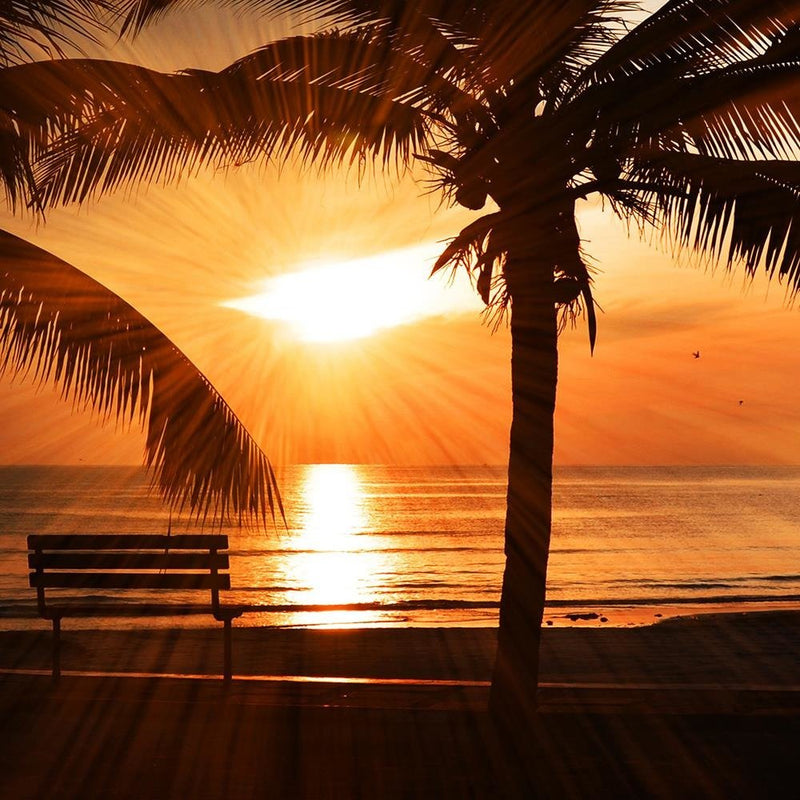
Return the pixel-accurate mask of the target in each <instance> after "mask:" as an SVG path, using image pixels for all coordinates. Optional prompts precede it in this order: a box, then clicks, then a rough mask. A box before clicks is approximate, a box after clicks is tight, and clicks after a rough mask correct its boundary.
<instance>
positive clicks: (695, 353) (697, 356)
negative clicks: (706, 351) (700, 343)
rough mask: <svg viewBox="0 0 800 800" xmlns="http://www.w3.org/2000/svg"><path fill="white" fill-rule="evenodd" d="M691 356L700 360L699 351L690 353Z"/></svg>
mask: <svg viewBox="0 0 800 800" xmlns="http://www.w3.org/2000/svg"><path fill="white" fill-rule="evenodd" d="M692 355H693V356H694V357H695V358H700V351H699V350H695V351H694V352H693V353H692Z"/></svg>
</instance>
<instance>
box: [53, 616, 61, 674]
mask: <svg viewBox="0 0 800 800" xmlns="http://www.w3.org/2000/svg"><path fill="white" fill-rule="evenodd" d="M60 677H61V617H53V679H54V680H58V679H59V678H60Z"/></svg>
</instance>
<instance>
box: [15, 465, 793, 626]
mask: <svg viewBox="0 0 800 800" xmlns="http://www.w3.org/2000/svg"><path fill="white" fill-rule="evenodd" d="M278 477H279V482H280V485H281V487H282V496H283V500H284V504H285V507H286V526H284V524H283V521H282V520H280V519H279V521H278V522H277V523H276V524H275V525H274V526H270V527H269V529H268V530H266V531H264V530H248V529H239V528H237V527H235V526H225V527H224V528H223V532H224V533H227V534H228V536H229V541H230V546H231V576H232V577H231V580H232V589H231V591H230V592H228V593H226V598H225V599H226V601H227V602H230V603H236V604H244V605H246V606H247V607H248V609H249V610H248V612H247V613H246V614H245V615H244V616H243V617H242V618H241V619H240V620H238V621H237V625H245V626H249V625H279V626H314V627H324V626H335V627H345V626H375V625H380V626H384V625H419V626H433V625H436V626H476V625H480V626H493V625H496V623H497V614H498V600H499V595H500V587H501V580H502V569H503V517H504V506H505V469H504V468H502V467H486V466H483V467H436V468H430V467H417V468H411V467H378V466H361V465H343V464H316V465H307V466H297V467H289V468H284V469H282V470H281V471H280V472H279V475H278ZM148 486H149V483H148V478H147V475H146V473H145V472H144V471H143V470H141V469H138V468H128V467H82V466H79V467H33V466H31V467H27V466H26V467H19V466H7V467H0V629H4V630H8V629H17V628H28V627H38V626H40V625H44V626H46V625H47V624H48V623H44V622H42V621H40V620H37V619H36V615H35V603H34V596H33V591H32V590H31V589H30V588H29V587H28V578H27V574H28V570H27V559H26V544H25V540H26V536H27V535H28V534H29V533H165V532H167V530H168V527H169V528H170V529H171V530H172V532H174V533H182V532H188V531H194V530H198V526H197V525H196V524H193V523H192V522H191V521H187V520H186V519H185V518H181V519H179V518H173V519H170V514H169V511H168V510H167V509H166V508H165V507H164V506H163V505H162V504H161V502H160V501H159V499H158V497H157V496H156V495H154V494H151V493H149V491H148ZM553 504H554V517H553V539H552V547H551V556H550V569H549V573H548V576H549V577H548V600H547V607H546V611H545V621H546V623H547V624H550V625H609V626H611V625H632V624H646V623H648V622H653V621H655V620H656V619H659V618H663V617H667V616H671V615H675V614H682V613H695V612H698V611H716V610H731V609H735V610H747V609H753V610H755V609H764V608H798V607H800V467H624V468H622V467H570V468H566V467H565V468H557V469H556V471H555V483H554V492H553ZM206 530H207V532H209V531H208V529H206ZM98 599H99V600H101V601H102V599H103V598H102V597H100V598H98ZM287 607H289V608H288V609H287ZM144 624H146V625H152V624H159V625H167V624H170V622H169V620H160V619H159V620H152V619H148V620H146V621H143V620H136V619H133V620H119V619H109V620H102V619H101V620H97V619H91V620H70V622H69V625H70V626H71V627H86V626H89V627H96V626H107V627H125V626H128V625H144ZM180 624H181V625H188V624H203V625H207V624H209V620H208V619H204V618H197V619H193V620H192V621H188V620H181V622H180ZM212 624H213V623H212Z"/></svg>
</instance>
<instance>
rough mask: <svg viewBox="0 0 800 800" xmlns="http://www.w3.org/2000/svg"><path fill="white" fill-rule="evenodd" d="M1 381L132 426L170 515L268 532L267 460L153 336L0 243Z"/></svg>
mask: <svg viewBox="0 0 800 800" xmlns="http://www.w3.org/2000/svg"><path fill="white" fill-rule="evenodd" d="M0 372H10V373H12V374H19V375H23V376H29V377H31V378H32V379H33V380H34V381H36V382H37V383H40V384H42V383H46V382H53V383H55V385H57V386H58V387H59V388H60V391H61V394H62V396H63V397H64V398H65V399H72V401H73V402H74V403H75V404H77V405H78V406H82V407H87V408H90V409H93V410H94V411H95V412H97V413H98V414H100V415H101V417H102V418H103V419H110V418H113V419H115V420H117V421H118V422H122V421H124V422H127V423H130V422H132V421H133V420H134V419H136V418H138V420H139V422H140V424H141V425H142V427H143V428H146V446H145V447H146V449H145V463H146V464H147V466H148V467H150V468H151V469H152V471H153V481H154V484H155V485H156V486H157V488H158V490H159V491H160V492H161V494H162V495H163V496H164V498H165V499H166V501H167V502H168V503H169V504H170V505H171V506H173V507H176V508H181V507H184V506H188V507H189V508H191V510H192V512H193V513H194V514H195V515H197V516H198V517H199V518H202V519H206V518H209V517H210V518H215V519H218V520H220V521H221V520H224V519H227V518H228V517H231V516H233V517H237V518H238V519H239V520H240V521H241V520H242V519H245V518H255V519H260V520H262V521H265V520H266V516H267V513H270V514H273V513H274V507H275V505H276V504H277V505H278V507H279V508H280V496H279V494H278V489H277V485H276V483H275V476H274V474H273V471H272V467H271V466H270V463H269V461H268V460H267V458H266V456H265V455H264V454H263V452H262V451H261V450H260V448H259V447H258V445H257V444H256V443H255V442H254V441H253V439H252V438H251V436H250V435H249V434H248V433H247V431H246V430H245V428H244V426H243V425H242V423H241V422H240V421H239V419H238V418H237V417H236V415H235V414H234V412H233V411H232V410H231V408H230V407H229V406H228V404H227V403H226V402H225V400H224V399H223V398H222V397H221V396H220V395H219V393H218V392H217V391H216V390H215V389H214V387H213V386H212V385H211V384H210V383H209V381H208V379H207V378H206V377H205V376H204V375H203V374H202V373H200V372H199V371H198V370H197V368H196V367H195V366H194V365H193V364H192V363H191V362H190V361H189V360H188V359H187V358H186V356H185V355H184V354H183V353H182V352H181V351H180V350H178V348H177V347H176V346H175V345H174V344H173V343H172V342H171V341H170V340H169V339H168V338H167V337H166V336H165V335H164V334H163V333H161V331H159V330H158V329H157V328H156V327H155V326H154V325H152V324H151V323H150V322H148V321H147V319H145V317H143V316H142V315H141V314H139V313H138V312H137V311H136V310H135V309H134V308H132V307H131V306H130V305H128V304H127V303H126V302H125V301H123V300H122V299H121V298H119V297H118V296H117V295H115V294H114V293H113V292H111V291H109V290H108V289H106V288H105V287H104V286H102V285H101V284H99V283H97V281H95V280H93V279H92V278H90V277H88V276H87V275H85V274H84V273H82V272H80V271H79V270H77V269H75V268H74V267H72V266H70V265H69V264H67V263H66V262H64V261H62V260H61V259H59V258H56V257H55V256H53V255H51V254H50V253H48V252H46V251H44V250H42V249H40V248H38V247H35V246H34V245H32V244H29V243H28V242H26V241H24V240H23V239H19V238H17V237H16V236H12V235H11V234H8V233H5V232H2V231H0ZM281 511H282V509H281Z"/></svg>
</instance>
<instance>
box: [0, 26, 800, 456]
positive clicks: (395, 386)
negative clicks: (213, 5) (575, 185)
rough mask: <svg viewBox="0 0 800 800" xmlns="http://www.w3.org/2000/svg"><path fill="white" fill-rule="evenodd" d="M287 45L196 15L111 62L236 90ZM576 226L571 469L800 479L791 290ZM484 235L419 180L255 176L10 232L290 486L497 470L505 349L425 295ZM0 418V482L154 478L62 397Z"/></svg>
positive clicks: (456, 297)
mask: <svg viewBox="0 0 800 800" xmlns="http://www.w3.org/2000/svg"><path fill="white" fill-rule="evenodd" d="M287 30H289V28H287V27H286V26H283V27H281V26H276V25H275V24H272V25H268V24H267V23H266V22H265V21H263V20H258V19H257V18H256V17H253V16H237V15H234V14H233V13H231V12H221V11H210V10H204V11H198V10H194V11H187V12H183V13H180V14H178V13H176V14H174V15H172V16H170V17H168V18H165V19H164V20H163V21H162V22H161V23H160V24H158V25H156V26H154V27H153V29H152V30H151V31H148V32H146V33H145V34H143V35H142V36H141V37H140V38H139V39H138V40H136V41H135V42H134V43H132V44H131V43H119V44H117V45H115V46H114V47H112V48H111V50H110V56H111V57H113V58H117V59H120V60H126V61H137V62H140V63H144V64H146V65H148V66H152V67H155V68H159V69H165V70H167V69H175V68H180V67H204V68H214V69H218V68H220V67H222V66H224V65H226V64H227V63H229V62H230V61H232V60H234V59H235V58H236V57H239V56H241V55H244V54H245V53H247V52H249V51H251V50H252V49H254V48H255V47H257V46H258V45H259V44H261V43H264V42H266V41H268V40H269V39H270V38H273V37H274V36H276V35H280V34H281V33H285V32H286V31H287ZM91 54H92V55H101V54H102V51H101V50H99V49H94V50H92V51H91ZM579 208H580V211H579V222H580V231H581V236H582V238H583V240H584V242H583V244H584V248H585V250H586V251H587V252H588V253H589V254H590V255H591V256H592V257H593V258H594V265H595V267H596V268H597V276H596V278H597V280H596V287H595V296H596V299H597V300H598V302H599V304H600V306H601V308H602V312H601V313H600V314H599V320H598V321H599V336H598V344H597V348H596V350H595V353H594V355H593V356H590V353H589V345H588V338H587V334H586V329H585V326H584V325H583V324H582V323H581V322H579V324H578V327H577V328H576V329H574V330H569V331H567V332H566V333H565V334H564V335H563V336H562V338H561V366H560V378H559V397H558V403H559V410H558V412H557V417H556V451H555V460H556V463H557V464H571V465H572V464H768V463H786V464H797V463H800V456H798V455H797V453H796V448H797V443H798V434H800V408H798V402H797V396H798V388H799V386H800V379H799V378H798V376H800V347H798V343H800V315H798V311H797V308H791V307H790V306H789V304H788V302H787V298H786V296H785V294H784V291H783V287H781V286H780V285H779V284H778V283H775V284H773V285H771V286H770V285H768V284H767V282H766V281H765V280H763V279H758V280H756V281H755V282H754V283H753V284H752V285H748V284H747V283H746V282H745V280H744V278H743V275H742V273H741V272H735V273H733V274H732V275H728V274H726V273H725V272H724V271H723V270H722V269H719V270H717V271H716V273H715V274H712V273H713V270H711V269H709V268H708V267H707V266H703V265H698V264H696V263H694V261H693V259H692V256H691V254H688V253H685V254H683V255H681V256H680V257H679V258H676V257H675V255H674V254H673V253H672V252H671V251H670V249H669V247H668V245H667V244H665V243H662V242H660V241H659V240H656V241H655V242H653V243H652V244H648V243H641V242H640V241H639V239H638V233H637V232H636V231H632V232H631V236H630V237H629V235H628V232H627V231H626V229H625V228H624V226H623V225H622V224H621V223H619V222H617V221H616V220H615V218H614V217H613V216H612V215H611V214H610V213H606V212H604V211H603V210H602V209H601V208H600V207H599V206H598V205H596V204H594V203H592V202H583V203H582V204H580V206H579ZM469 219H470V213H469V212H466V211H463V210H457V209H447V208H443V207H440V205H439V199H438V197H437V196H436V195H431V194H428V193H427V192H426V187H425V186H424V185H423V184H422V183H419V182H416V183H415V181H414V180H413V176H405V177H404V178H402V179H390V178H387V177H383V176H381V175H375V176H366V177H365V178H364V179H363V180H362V181H359V180H358V176H356V175H354V174H350V175H346V174H343V173H331V174H329V175H326V176H325V177H321V176H319V175H318V174H316V173H314V172H312V171H308V170H306V171H305V172H301V171H300V170H299V169H298V168H296V167H295V166H291V165H290V166H286V167H284V168H283V169H278V168H277V167H275V166H264V165H261V166H259V165H248V166H245V167H242V168H240V169H238V170H234V171H230V172H226V173H217V174H215V173H213V172H212V171H207V172H204V173H202V174H201V175H199V176H196V177H192V178H188V179H186V180H184V181H183V182H182V183H181V184H180V185H178V186H169V187H149V188H146V189H144V188H143V189H139V190H137V191H135V192H134V193H127V194H126V193H124V192H119V193H117V194H116V195H114V196H109V197H104V198H102V199H100V200H98V201H96V202H94V203H92V204H90V205H88V206H86V207H83V208H81V209H78V208H67V209H63V210H57V211H52V212H50V213H49V214H48V219H47V222H46V224H44V225H42V224H37V223H35V222H34V221H33V220H31V219H30V218H28V217H24V216H17V217H12V216H11V215H10V213H8V212H3V218H2V227H4V228H5V229H7V230H9V231H11V232H12V233H16V234H18V235H21V236H24V237H26V238H28V239H30V240H32V241H34V242H36V243H37V244H39V245H40V246H42V247H44V248H46V249H48V250H50V251H52V252H53V253H55V254H57V255H58V256H60V257H62V258H64V259H66V260H67V261H69V262H71V263H72V264H74V265H75V266H77V267H79V268H81V269H83V270H85V271H86V272H88V273H89V274H91V275H92V276H93V277H95V278H97V279H98V280H100V281H101V282H102V283H104V284H105V285H107V286H108V287H110V288H111V289H113V290H114V291H116V292H117V293H119V294H120V295H122V296H123V297H124V298H125V299H126V300H128V301H129V302H131V303H132V304H133V305H134V306H135V307H136V308H137V309H138V310H140V311H141V312H142V313H144V314H145V315H146V316H148V317H149V318H150V319H151V320H152V321H153V322H155V323H156V324H157V325H158V326H159V327H160V328H161V329H162V330H163V331H164V332H165V333H167V334H168V335H169V336H170V337H171V338H172V339H173V340H174V341H175V342H176V343H177V344H178V345H179V346H180V347H181V348H182V349H183V350H184V351H185V352H186V353H187V355H189V357H190V358H191V359H192V360H193V361H194V362H195V363H196V364H197V366H198V367H200V369H202V370H203V371H204V372H205V373H206V374H207V375H208V377H209V378H210V379H211V380H212V382H213V383H214V384H215V385H216V386H217V388H218V389H219V390H220V391H221V392H222V394H223V395H224V396H225V397H226V398H227V399H228V401H229V402H230V403H231V405H232V406H233V407H234V409H235V410H236V411H237V413H238V414H239V415H240V417H241V419H242V420H243V421H244V423H245V424H246V425H247V427H248V429H249V430H250V431H251V433H253V434H254V435H255V437H256V438H257V440H258V441H259V442H260V443H261V444H262V446H263V447H264V449H265V451H266V452H267V454H268V455H269V456H270V458H271V459H272V460H273V461H274V462H275V463H277V464H282V463H296V462H303V463H306V462H347V463H349V462H354V463H358V462H368V463H389V464H392V463H402V464H433V463H461V464H479V463H490V464H500V463H503V462H504V461H505V459H506V456H507V445H508V425H509V421H510V411H511V409H510V385H509V337H508V334H507V332H506V331H505V330H502V329H501V330H500V331H498V332H497V333H494V334H493V333H492V332H491V330H490V329H489V328H488V327H487V326H486V325H485V324H482V323H481V317H480V309H481V302H480V300H479V299H478V298H477V297H476V296H474V295H472V294H471V293H470V291H469V287H468V286H467V285H466V282H465V281H463V280H462V281H461V283H459V281H456V283H455V284H454V285H453V286H448V285H447V280H446V276H437V277H435V278H433V279H432V280H431V281H428V280H427V274H428V273H429V271H430V267H431V264H432V261H433V259H434V258H435V255H436V254H437V248H438V247H441V245H442V243H443V242H444V241H445V240H446V239H447V238H448V237H450V236H452V235H454V234H455V233H457V232H458V230H459V229H460V228H461V227H462V226H463V225H464V224H465V222H467V221H468V220H469ZM462 277H463V276H462ZM376 326H378V327H377V328H376ZM370 331H372V332H370ZM348 336H359V338H346V337H348ZM697 350H699V351H700V354H701V357H700V358H699V359H695V358H693V356H692V352H693V351H697ZM740 401H744V402H743V404H741V405H740ZM0 414H2V420H3V433H2V439H0V441H1V442H2V448H1V449H0V462H2V463H12V464H13V463H78V462H85V463H138V462H139V461H140V459H141V452H142V447H143V437H142V436H141V434H140V433H139V432H138V431H133V432H125V431H115V430H114V426H113V424H112V425H111V426H107V427H106V428H101V427H100V426H99V425H98V423H97V421H96V420H94V419H92V418H91V416H90V415H88V414H84V413H78V412H75V411H73V410H72V408H71V407H70V405H69V404H66V403H62V402H60V401H59V400H58V397H57V393H56V392H55V390H54V389H53V388H52V387H49V386H48V387H45V388H44V389H42V390H40V391H38V392H36V391H35V390H34V389H33V387H31V386H30V385H28V384H26V383H24V382H22V383H20V382H13V383H12V382H11V381H10V379H9V378H8V377H6V378H4V379H2V381H0Z"/></svg>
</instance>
